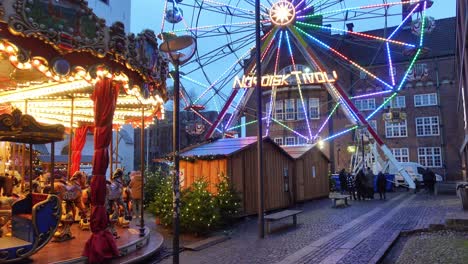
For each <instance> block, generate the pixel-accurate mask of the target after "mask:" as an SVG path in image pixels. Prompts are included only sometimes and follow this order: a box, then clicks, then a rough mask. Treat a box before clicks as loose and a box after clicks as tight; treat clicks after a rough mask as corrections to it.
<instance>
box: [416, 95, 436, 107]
mask: <svg viewBox="0 0 468 264" xmlns="http://www.w3.org/2000/svg"><path fill="white" fill-rule="evenodd" d="M431 105H437V94H436V93H430V94H416V95H414V106H416V107H418V106H431Z"/></svg>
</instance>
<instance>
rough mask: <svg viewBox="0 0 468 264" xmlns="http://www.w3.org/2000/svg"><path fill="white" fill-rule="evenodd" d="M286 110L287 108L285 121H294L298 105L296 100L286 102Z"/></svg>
mask: <svg viewBox="0 0 468 264" xmlns="http://www.w3.org/2000/svg"><path fill="white" fill-rule="evenodd" d="M284 108H285V112H286V116H285V119H286V120H294V119H295V112H296V105H295V104H294V99H286V100H284Z"/></svg>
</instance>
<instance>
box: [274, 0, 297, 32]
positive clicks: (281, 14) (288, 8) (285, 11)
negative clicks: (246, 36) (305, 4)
mask: <svg viewBox="0 0 468 264" xmlns="http://www.w3.org/2000/svg"><path fill="white" fill-rule="evenodd" d="M295 18H296V9H295V8H294V5H293V4H292V3H291V2H288V1H284V0H281V1H279V2H276V3H274V4H273V6H272V7H271V9H270V19H271V22H272V23H273V24H275V25H277V26H287V25H289V24H291V23H292V22H293V21H294V19H295Z"/></svg>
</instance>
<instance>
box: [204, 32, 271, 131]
mask: <svg viewBox="0 0 468 264" xmlns="http://www.w3.org/2000/svg"><path fill="white" fill-rule="evenodd" d="M275 35H276V30H275V31H274V32H272V33H271V34H270V35H269V36H268V37H267V38H266V39H265V40H264V42H263V44H262V47H261V53H263V52H264V51H265V50H266V49H267V47H268V45H267V44H268V43H270V41H271V39H272V38H274V37H275ZM272 57H273V53H272V52H269V53H268V55H267V56H266V57H265V58H264V61H263V62H262V65H261V66H262V71H263V70H265V67H266V65H267V64H268V63H269V62H270V60H271V58H272ZM252 58H253V57H252ZM255 65H256V63H255V60H252V61H251V62H250V63H249V65H248V67H247V70H246V71H245V72H246V73H250V72H252V71H253V70H254V67H255ZM240 89H241V88H234V89H233V91H232V93H231V95H230V96H229V98H228V100H227V101H226V103H225V104H224V106H223V108H222V109H221V111H220V112H219V114H218V117H217V118H216V120H215V122H213V125H212V126H211V127H210V129H209V130H208V132H207V133H206V136H205V139H210V138H211V137H212V136H213V133H214V131H215V130H216V128H217V127H218V126H219V124H220V123H221V121H222V120H223V118H224V116H225V115H226V113H227V110H228V109H229V107H230V106H231V104H232V102H233V101H234V98H235V97H236V95H237V93H238V92H239V90H240ZM246 89H248V90H247V91H246V92H245V93H244V95H243V96H242V98H240V103H239V105H238V106H237V107H236V109H235V110H234V112H233V113H232V115H233V116H234V117H233V118H231V119H230V121H231V122H234V121H235V119H237V118H238V115H239V113H240V111H239V109H243V108H244V107H245V105H246V104H247V102H248V100H249V99H250V97H251V96H252V94H253V92H254V89H251V88H246ZM228 125H229V124H228Z"/></svg>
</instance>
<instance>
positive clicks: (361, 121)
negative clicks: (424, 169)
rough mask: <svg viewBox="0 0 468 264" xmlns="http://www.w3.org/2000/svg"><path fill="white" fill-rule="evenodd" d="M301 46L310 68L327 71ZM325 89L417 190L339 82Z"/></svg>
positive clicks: (297, 35)
mask: <svg viewBox="0 0 468 264" xmlns="http://www.w3.org/2000/svg"><path fill="white" fill-rule="evenodd" d="M289 30H291V32H292V33H293V35H294V36H295V38H293V39H294V40H296V41H299V42H302V43H305V41H304V39H303V38H302V37H301V35H300V34H298V32H297V31H295V30H294V29H293V28H289ZM300 44H301V43H299V45H296V46H297V47H298V48H299V50H300V51H301V52H302V53H303V54H304V55H306V56H304V57H305V59H306V61H307V62H308V63H309V64H310V66H311V67H312V68H313V69H314V70H317V71H322V70H323V69H327V67H326V66H325V65H324V64H323V63H322V62H321V60H320V59H319V58H318V56H317V55H316V53H315V52H314V50H313V49H312V48H311V47H310V46H308V45H300ZM325 87H326V88H327V91H328V93H330V94H331V95H332V96H333V97H336V96H337V95H338V96H337V97H338V98H335V100H338V102H339V101H342V102H344V103H345V104H343V105H342V107H343V110H344V111H345V113H347V114H346V116H348V118H349V117H350V116H354V117H356V118H357V120H356V121H357V123H358V125H360V126H364V127H366V128H367V130H368V131H369V133H370V134H371V135H372V137H373V138H374V140H375V142H376V143H377V144H378V145H379V147H380V149H381V150H382V152H383V153H384V155H385V156H386V157H387V158H388V160H389V161H390V163H392V164H393V165H394V166H395V167H396V168H397V170H398V172H399V173H400V174H401V175H402V176H403V178H404V179H405V181H406V182H407V183H408V185H409V188H410V189H415V188H416V184H415V183H414V181H413V178H411V176H410V175H409V173H408V172H407V171H406V169H405V168H404V167H402V166H401V165H400V163H399V162H398V161H397V160H396V158H395V156H393V153H392V152H391V150H390V149H389V148H388V146H387V145H385V143H384V142H383V141H382V139H381V138H380V137H379V135H378V134H377V133H376V132H375V130H374V128H373V127H372V126H371V125H370V124H369V122H367V120H366V119H365V118H364V117H363V116H362V115H361V113H360V112H359V110H358V109H357V107H356V106H355V105H354V103H353V102H352V101H351V100H350V99H349V96H348V94H347V93H346V91H345V90H344V89H343V88H342V87H341V86H340V85H339V83H338V82H335V83H329V84H327V85H325ZM335 91H336V92H335ZM351 121H352V122H353V120H352V119H351Z"/></svg>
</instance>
